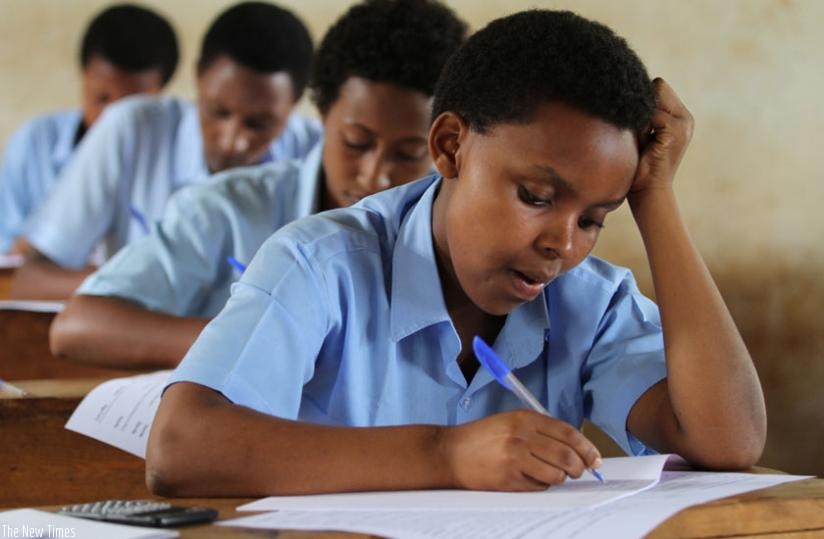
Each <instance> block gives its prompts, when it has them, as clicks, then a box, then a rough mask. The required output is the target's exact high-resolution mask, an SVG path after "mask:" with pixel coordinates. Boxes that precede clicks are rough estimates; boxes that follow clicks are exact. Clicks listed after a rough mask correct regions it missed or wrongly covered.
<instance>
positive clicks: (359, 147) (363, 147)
mask: <svg viewBox="0 0 824 539" xmlns="http://www.w3.org/2000/svg"><path fill="white" fill-rule="evenodd" d="M341 140H343V145H344V146H346V147H347V148H348V149H350V150H353V151H355V152H366V151H368V150H369V149H370V148H371V147H372V141H369V140H367V141H365V142H361V141H358V140H354V139H348V138H346V137H341Z"/></svg>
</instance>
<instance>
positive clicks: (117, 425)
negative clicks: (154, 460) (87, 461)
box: [66, 370, 172, 459]
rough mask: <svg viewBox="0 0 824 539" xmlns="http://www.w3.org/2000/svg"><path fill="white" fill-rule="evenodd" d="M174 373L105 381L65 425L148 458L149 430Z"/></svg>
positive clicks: (93, 391) (85, 399)
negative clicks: (168, 380)
mask: <svg viewBox="0 0 824 539" xmlns="http://www.w3.org/2000/svg"><path fill="white" fill-rule="evenodd" d="M171 372H172V371H168V370H166V371H158V372H155V373H152V374H142V375H138V376H130V377H127V378H115V379H113V380H108V381H106V382H103V383H102V384H100V385H99V386H97V387H96V388H94V389H92V390H91V391H90V392H89V394H88V395H86V397H85V398H84V399H83V400H82V401H81V402H80V404H79V405H78V406H77V408H76V409H75V411H74V413H72V416H71V417H70V418H69V420H68V422H66V428H67V429H69V430H73V431H75V432H79V433H80V434H84V435H86V436H89V437H90V438H94V439H95V440H100V441H101V442H105V443H107V444H110V445H113V446H115V447H117V448H119V449H122V450H124V451H127V452H129V453H131V454H132V455H137V456H138V457H140V458H144V459H145V458H146V443H147V441H148V438H149V429H150V428H151V426H152V421H153V420H154V416H155V413H156V412H157V407H158V405H160V395H161V393H162V392H163V387H164V386H165V385H166V380H167V379H168V378H169V374H170V373H171Z"/></svg>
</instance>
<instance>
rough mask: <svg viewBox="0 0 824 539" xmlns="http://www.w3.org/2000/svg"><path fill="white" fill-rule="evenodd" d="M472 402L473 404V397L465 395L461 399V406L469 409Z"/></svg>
mask: <svg viewBox="0 0 824 539" xmlns="http://www.w3.org/2000/svg"><path fill="white" fill-rule="evenodd" d="M470 404H472V399H470V398H469V397H464V398H462V399H461V408H463V409H467V408H469V405H470Z"/></svg>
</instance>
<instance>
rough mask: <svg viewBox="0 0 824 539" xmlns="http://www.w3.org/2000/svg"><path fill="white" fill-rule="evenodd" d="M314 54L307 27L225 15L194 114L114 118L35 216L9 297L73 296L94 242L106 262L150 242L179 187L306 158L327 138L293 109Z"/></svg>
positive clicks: (138, 102) (209, 48) (172, 103)
mask: <svg viewBox="0 0 824 539" xmlns="http://www.w3.org/2000/svg"><path fill="white" fill-rule="evenodd" d="M312 51H313V46H312V40H311V38H310V36H309V33H308V31H307V30H306V27H305V26H304V25H303V23H302V22H301V21H300V20H299V19H298V18H297V17H296V16H295V15H294V14H292V13H291V12H289V11H287V10H285V9H282V8H279V7H277V6H274V5H272V4H267V3H263V2H243V3H240V4H237V5H235V6H232V7H231V8H229V9H227V10H226V11H224V12H223V13H221V14H220V15H219V16H218V17H217V19H216V20H215V21H214V22H213V23H212V25H211V26H210V27H209V30H208V31H207V32H206V35H205V37H204V39H203V43H202V46H201V50H200V58H199V60H198V65H197V94H198V99H197V106H194V105H192V104H190V103H188V102H186V101H182V100H180V99H174V98H168V99H151V98H141V99H138V98H132V99H128V100H123V101H122V102H120V103H118V104H117V105H115V106H113V107H110V108H109V109H108V110H107V112H106V114H104V116H103V117H102V118H101V120H100V122H98V123H97V125H95V127H94V129H92V131H91V132H89V134H88V135H87V136H86V137H85V140H84V141H83V144H82V145H81V147H80V148H79V149H78V152H77V155H76V157H75V158H74V159H73V160H72V162H71V163H70V165H69V166H67V167H66V169H65V170H64V171H63V173H62V174H61V178H60V181H59V184H58V185H57V187H56V188H55V189H54V191H53V192H52V193H51V194H50V195H49V197H48V198H47V199H46V201H45V202H44V204H43V205H42V206H41V207H40V208H39V209H38V211H37V212H36V213H35V214H33V215H32V217H31V219H30V222H29V223H28V225H27V229H26V231H25V233H24V237H23V240H24V242H23V247H24V248H25V249H24V250H25V251H26V252H27V253H28V256H27V260H26V262H25V264H24V265H23V266H22V267H21V268H20V269H19V270H18V271H17V272H16V274H15V278H14V281H13V283H12V290H11V294H12V295H13V296H14V297H19V298H20V297H22V298H57V299H60V298H65V297H68V296H69V295H70V294H71V292H73V291H74V289H75V288H76V287H77V285H78V284H80V282H81V281H82V279H83V278H84V277H85V276H86V275H88V273H90V271H91V268H88V267H86V264H87V262H88V260H89V256H90V255H91V253H92V251H93V250H94V248H95V247H96V246H97V244H98V243H99V242H103V244H104V247H105V255H104V257H105V258H109V257H110V256H112V255H113V254H114V253H115V252H116V251H117V250H119V249H120V248H121V247H122V246H123V245H125V244H127V243H128V242H130V241H133V240H135V239H137V238H142V237H144V236H145V235H146V234H147V230H148V228H149V227H150V225H151V223H153V222H154V221H156V220H159V219H160V217H161V216H162V212H163V209H164V207H165V205H166V201H167V200H168V198H169V196H170V195H171V194H172V193H173V192H174V191H176V190H178V189H179V188H181V187H183V186H186V185H189V184H191V183H194V182H197V181H200V180H202V179H204V178H206V177H207V176H208V174H209V173H215V172H219V171H221V170H225V169H228V168H232V167H237V166H242V165H252V164H257V163H260V162H264V161H277V160H281V159H291V158H300V157H303V156H305V155H306V154H307V153H308V152H309V150H311V148H312V146H314V144H315V143H316V142H317V140H318V138H319V136H320V128H319V126H318V125H317V123H316V122H315V121H314V120H307V119H304V118H301V117H299V116H297V115H293V114H292V109H293V107H294V105H295V103H296V102H297V101H298V99H300V97H301V95H302V93H303V89H304V87H305V85H306V79H307V76H308V71H309V65H310V62H311V59H312Z"/></svg>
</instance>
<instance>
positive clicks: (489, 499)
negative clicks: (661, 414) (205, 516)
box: [238, 455, 667, 511]
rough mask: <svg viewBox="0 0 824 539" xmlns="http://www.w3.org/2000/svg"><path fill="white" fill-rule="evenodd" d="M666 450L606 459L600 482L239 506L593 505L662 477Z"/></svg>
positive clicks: (277, 499)
mask: <svg viewBox="0 0 824 539" xmlns="http://www.w3.org/2000/svg"><path fill="white" fill-rule="evenodd" d="M666 461H667V455H651V456H644V457H617V458H607V459H604V461H603V462H604V463H603V465H602V466H601V467H600V468H599V471H600V472H601V473H602V474H603V476H604V478H605V479H606V483H605V484H602V483H600V482H599V481H598V480H597V479H595V478H594V477H592V476H591V475H590V474H584V475H582V476H581V477H580V478H579V479H567V481H566V482H565V483H563V484H562V485H558V486H554V487H550V488H548V489H547V490H545V491H542V492H537V493H536V492H488V491H477V490H412V491H399V492H354V493H345V494H318V495H313V496H272V497H269V498H264V499H262V500H257V501H254V502H252V503H249V504H246V505H242V506H240V507H238V510H239V511H273V510H280V509H299V510H306V511H342V510H362V509H369V510H379V511H414V510H428V511H439V510H444V509H449V510H462V511H490V510H501V509H510V510H519V511H529V510H545V509H547V508H552V509H562V508H578V507H595V506H597V505H601V504H604V503H607V502H611V501H614V500H617V499H619V498H622V497H624V496H630V495H632V494H635V493H636V492H640V491H642V490H644V489H647V488H650V487H652V486H653V485H655V484H656V483H657V482H658V479H659V478H660V477H661V470H662V469H663V468H664V463H665V462H666Z"/></svg>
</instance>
